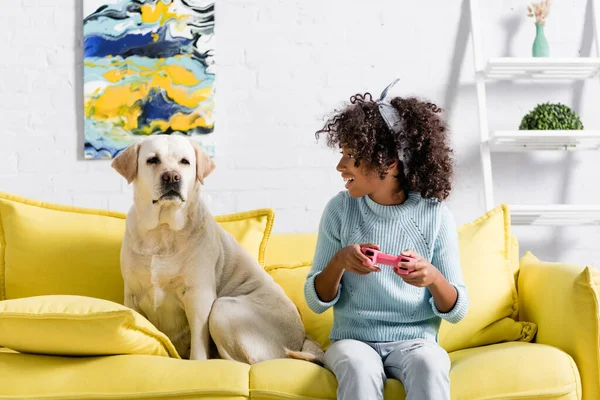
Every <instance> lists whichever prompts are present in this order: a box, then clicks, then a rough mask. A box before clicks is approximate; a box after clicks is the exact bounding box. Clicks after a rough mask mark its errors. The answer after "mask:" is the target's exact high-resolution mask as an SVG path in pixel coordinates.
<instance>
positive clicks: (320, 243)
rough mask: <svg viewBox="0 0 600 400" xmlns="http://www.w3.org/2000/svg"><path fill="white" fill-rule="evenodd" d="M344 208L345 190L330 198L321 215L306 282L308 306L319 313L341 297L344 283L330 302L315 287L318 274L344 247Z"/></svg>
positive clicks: (305, 290) (305, 289)
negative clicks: (342, 238)
mask: <svg viewBox="0 0 600 400" xmlns="http://www.w3.org/2000/svg"><path fill="white" fill-rule="evenodd" d="M343 208H344V197H343V192H340V194H338V195H337V196H335V197H334V198H332V199H331V200H329V202H328V203H327V205H326V206H325V210H324V211H323V215H322V216H321V221H320V223H319V232H318V236H317V246H316V249H315V255H314V258H313V264H312V268H311V270H310V272H309V273H308V275H307V277H306V282H305V284H304V296H305V297H306V303H307V304H308V307H309V308H310V309H311V310H312V311H314V312H315V313H317V314H321V313H323V312H325V311H327V309H329V307H331V306H333V305H334V304H335V303H337V301H338V300H339V298H340V295H341V292H342V284H341V283H340V285H339V287H338V292H337V294H336V296H335V298H334V299H333V300H331V301H329V302H324V301H322V300H321V299H320V298H319V295H318V294H317V290H316V289H315V279H316V277H317V275H319V274H320V273H321V271H323V269H325V267H326V266H327V264H329V261H330V260H331V259H332V258H333V256H334V255H335V253H337V252H338V250H340V249H341V248H342V243H341V227H342V214H343Z"/></svg>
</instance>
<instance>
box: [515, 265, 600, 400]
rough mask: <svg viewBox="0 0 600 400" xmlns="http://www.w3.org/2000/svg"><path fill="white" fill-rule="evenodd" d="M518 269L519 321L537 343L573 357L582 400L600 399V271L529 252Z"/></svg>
mask: <svg viewBox="0 0 600 400" xmlns="http://www.w3.org/2000/svg"><path fill="white" fill-rule="evenodd" d="M520 264H521V265H520V274H519V280H518V290H519V310H520V319H521V320H523V321H531V322H534V323H535V324H537V327H538V331H537V335H536V338H535V342H536V343H541V344H546V345H550V346H553V347H556V348H559V349H561V350H563V351H564V352H566V353H567V354H569V355H570V356H571V357H573V359H574V360H575V363H576V364H577V368H578V370H579V374H580V376H581V386H582V389H583V390H582V392H583V399H584V400H585V399H590V400H591V399H600V383H599V379H598V377H599V376H600V348H599V347H600V334H599V331H600V323H599V321H600V310H599V302H600V296H599V294H600V271H598V270H596V269H594V268H591V267H581V266H576V265H568V264H561V263H551V262H543V261H540V260H538V259H537V258H536V257H535V256H533V255H532V254H531V253H527V254H526V255H525V256H524V257H523V258H522V259H521V262H520Z"/></svg>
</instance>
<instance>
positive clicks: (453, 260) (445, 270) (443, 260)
mask: <svg viewBox="0 0 600 400" xmlns="http://www.w3.org/2000/svg"><path fill="white" fill-rule="evenodd" d="M441 216H442V218H441V224H440V230H439V232H438V235H437V237H436V240H435V243H434V249H433V257H432V262H431V263H432V264H433V265H434V266H435V267H436V268H437V269H438V270H439V271H440V272H441V273H442V275H444V277H445V278H446V280H448V282H450V284H451V285H453V286H454V287H455V288H456V291H457V292H458V298H457V299H456V303H455V304H454V307H453V308H452V309H451V310H450V311H448V312H447V313H442V312H440V311H439V310H438V309H437V307H436V306H435V303H434V300H433V297H432V298H431V299H430V303H431V307H432V309H433V312H434V314H436V315H437V316H439V317H440V318H443V319H444V320H446V321H448V322H450V323H453V324H455V323H457V322H459V321H460V320H462V319H463V318H464V317H465V315H466V314H467V310H468V308H469V294H468V292H467V287H466V285H465V283H464V281H463V276H462V270H461V266H460V254H459V245H458V232H457V230H456V224H455V222H454V218H453V217H452V214H451V213H450V210H449V209H448V208H447V207H446V206H445V205H443V206H442V215H441Z"/></svg>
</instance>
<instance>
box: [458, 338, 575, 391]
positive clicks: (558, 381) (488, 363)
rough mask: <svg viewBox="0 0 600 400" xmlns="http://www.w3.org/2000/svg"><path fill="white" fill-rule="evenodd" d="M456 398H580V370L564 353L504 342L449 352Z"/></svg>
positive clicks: (530, 345)
mask: <svg viewBox="0 0 600 400" xmlns="http://www.w3.org/2000/svg"><path fill="white" fill-rule="evenodd" d="M450 359H451V361H452V367H451V370H450V382H451V389H450V390H451V391H452V398H453V399H517V398H519V399H524V398H527V399H532V398H535V399H539V400H542V399H552V400H578V399H581V382H580V379H579V371H578V370H577V365H576V364H575V362H574V361H573V359H572V358H571V357H570V356H569V355H568V354H567V353H565V352H563V351H561V350H559V349H557V348H555V347H550V346H545V345H542V344H536V343H520V342H511V343H501V344H495V345H490V346H483V347H478V348H474V349H466V350H460V351H457V352H454V353H450Z"/></svg>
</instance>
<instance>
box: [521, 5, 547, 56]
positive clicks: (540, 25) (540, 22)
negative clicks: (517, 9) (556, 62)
mask: <svg viewBox="0 0 600 400" xmlns="http://www.w3.org/2000/svg"><path fill="white" fill-rule="evenodd" d="M549 10H550V0H541V1H540V2H539V3H533V4H532V5H530V6H528V7H527V11H528V13H527V16H528V17H534V18H535V40H534V41H533V46H532V49H531V50H532V55H533V56H534V57H548V56H550V45H549V44H548V40H547V39H546V35H545V34H544V26H545V25H546V17H547V16H548V11H549Z"/></svg>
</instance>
